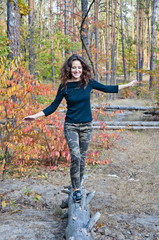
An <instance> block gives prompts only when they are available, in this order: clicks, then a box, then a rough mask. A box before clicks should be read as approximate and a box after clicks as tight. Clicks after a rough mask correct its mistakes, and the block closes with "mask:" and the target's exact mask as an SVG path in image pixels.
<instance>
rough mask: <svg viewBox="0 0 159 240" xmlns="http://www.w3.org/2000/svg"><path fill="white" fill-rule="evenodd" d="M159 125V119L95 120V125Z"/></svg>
mask: <svg viewBox="0 0 159 240" xmlns="http://www.w3.org/2000/svg"><path fill="white" fill-rule="evenodd" d="M102 124H104V125H105V126H159V121H107V122H98V121H94V122H93V126H100V125H102Z"/></svg>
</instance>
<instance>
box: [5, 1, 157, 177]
mask: <svg viewBox="0 0 159 240" xmlns="http://www.w3.org/2000/svg"><path fill="white" fill-rule="evenodd" d="M158 14H159V0H152V1H148V0H137V1H135V0H131V1H130V0H129V1H125V0H124V1H122V0H118V1H113V0H105V1H99V0H94V1H88V0H81V1H74V0H67V1H66V0H64V1H62V0H57V1H53V0H50V1H46V0H37V1H34V0H28V1H25V0H12V1H9V0H7V1H5V0H2V1H1V2H0V56H1V57H0V75H1V79H0V92H1V99H0V116H1V117H0V118H1V119H0V162H1V172H2V173H3V175H4V174H5V173H6V172H9V173H10V174H12V173H13V172H14V173H15V169H17V170H18V172H20V173H21V174H22V175H23V174H25V171H26V169H27V166H29V167H30V166H34V165H37V164H39V163H40V164H41V163H45V164H47V165H49V166H50V168H51V169H53V170H55V169H56V168H57V167H58V164H59V163H60V164H63V165H64V166H67V164H69V161H70V156H69V151H68V148H67V144H66V141H65V140H64V136H63V124H62V122H63V114H61V112H60V111H57V112H56V113H54V115H53V116H51V117H48V118H47V119H40V120H38V121H36V122H34V123H31V124H27V125H26V124H24V123H23V122H22V119H23V117H25V116H27V115H29V114H33V113H35V112H37V111H40V110H42V109H44V108H45V106H47V105H48V104H49V103H50V102H52V100H53V98H54V97H55V95H56V91H57V87H58V85H59V83H60V79H59V72H60V68H61V66H62V64H63V62H64V61H65V59H66V58H67V57H68V56H70V55H71V54H72V53H77V54H79V55H83V56H84V57H85V58H87V59H88V61H89V62H90V64H91V66H92V73H93V74H94V75H95V77H96V79H97V80H98V81H101V82H102V83H105V84H112V85H113V84H118V83H120V82H119V79H121V78H122V79H123V81H124V82H129V81H130V80H132V79H137V80H138V81H139V86H138V88H137V89H136V90H135V93H134V92H133V93H132V92H126V93H125V95H126V96H127V97H128V96H130V97H132V96H135V94H136V95H137V96H138V97H143V96H145V94H146V95H147V94H148V95H149V96H150V97H154V98H155V99H156V104H157V105H158V103H159V82H158V76H159V68H158V60H157V57H158V50H159V48H158V41H157V40H158V37H159V32H158V30H159V26H158V23H159V21H158ZM144 74H146V76H147V78H146V81H145V80H144V81H143V75H144ZM145 86H146V87H145ZM62 103H63V105H64V104H65V102H62ZM62 108H63V106H62ZM60 109H61V108H59V110H60ZM99 114H103V115H105V112H103V111H102V109H100V110H99V111H98V114H97V113H95V114H94V119H97V116H99ZM48 125H53V126H54V127H53V128H48ZM112 138H116V139H117V138H118V136H117V135H116V134H114V133H111V134H110V133H106V131H103V132H102V134H101V135H100V136H97V135H94V139H93V146H92V148H93V149H91V151H90V152H89V155H88V158H87V163H92V164H96V163H98V164H105V163H108V162H109V160H108V159H107V160H105V159H102V160H100V161H99V152H100V151H99V150H98V149H99V147H100V148H103V147H104V148H106V149H107V148H109V146H110V144H111V140H112Z"/></svg>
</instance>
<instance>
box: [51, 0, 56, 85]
mask: <svg viewBox="0 0 159 240" xmlns="http://www.w3.org/2000/svg"><path fill="white" fill-rule="evenodd" d="M53 32H54V26H53V0H50V41H51V71H52V80H53V82H54V84H55V68H54V60H55V59H54V39H53Z"/></svg>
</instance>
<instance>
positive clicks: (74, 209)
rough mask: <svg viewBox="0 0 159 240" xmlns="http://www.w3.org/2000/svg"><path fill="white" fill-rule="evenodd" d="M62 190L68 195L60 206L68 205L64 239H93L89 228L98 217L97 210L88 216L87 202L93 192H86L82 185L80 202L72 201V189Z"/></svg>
mask: <svg viewBox="0 0 159 240" xmlns="http://www.w3.org/2000/svg"><path fill="white" fill-rule="evenodd" d="M63 192H64V193H66V194H68V195H69V196H68V200H67V201H65V203H64V204H62V205H61V207H62V208H67V207H68V225H67V228H66V231H65V236H66V240H71V239H72V240H93V239H94V238H93V236H92V234H91V230H92V228H93V226H94V224H95V223H96V222H97V221H98V219H99V218H100V213H99V212H97V213H96V214H95V215H94V216H93V217H91V218H90V212H89V203H90V201H91V199H92V198H93V197H94V195H95V192H90V193H88V194H86V190H85V189H84V187H83V186H82V187H81V192H82V199H81V203H74V201H73V198H72V194H73V189H70V190H65V189H64V190H63Z"/></svg>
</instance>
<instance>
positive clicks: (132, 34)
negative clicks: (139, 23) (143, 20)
mask: <svg viewBox="0 0 159 240" xmlns="http://www.w3.org/2000/svg"><path fill="white" fill-rule="evenodd" d="M133 7H134V6H133V0H131V20H132V23H131V36H132V41H134V10H133Z"/></svg>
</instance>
